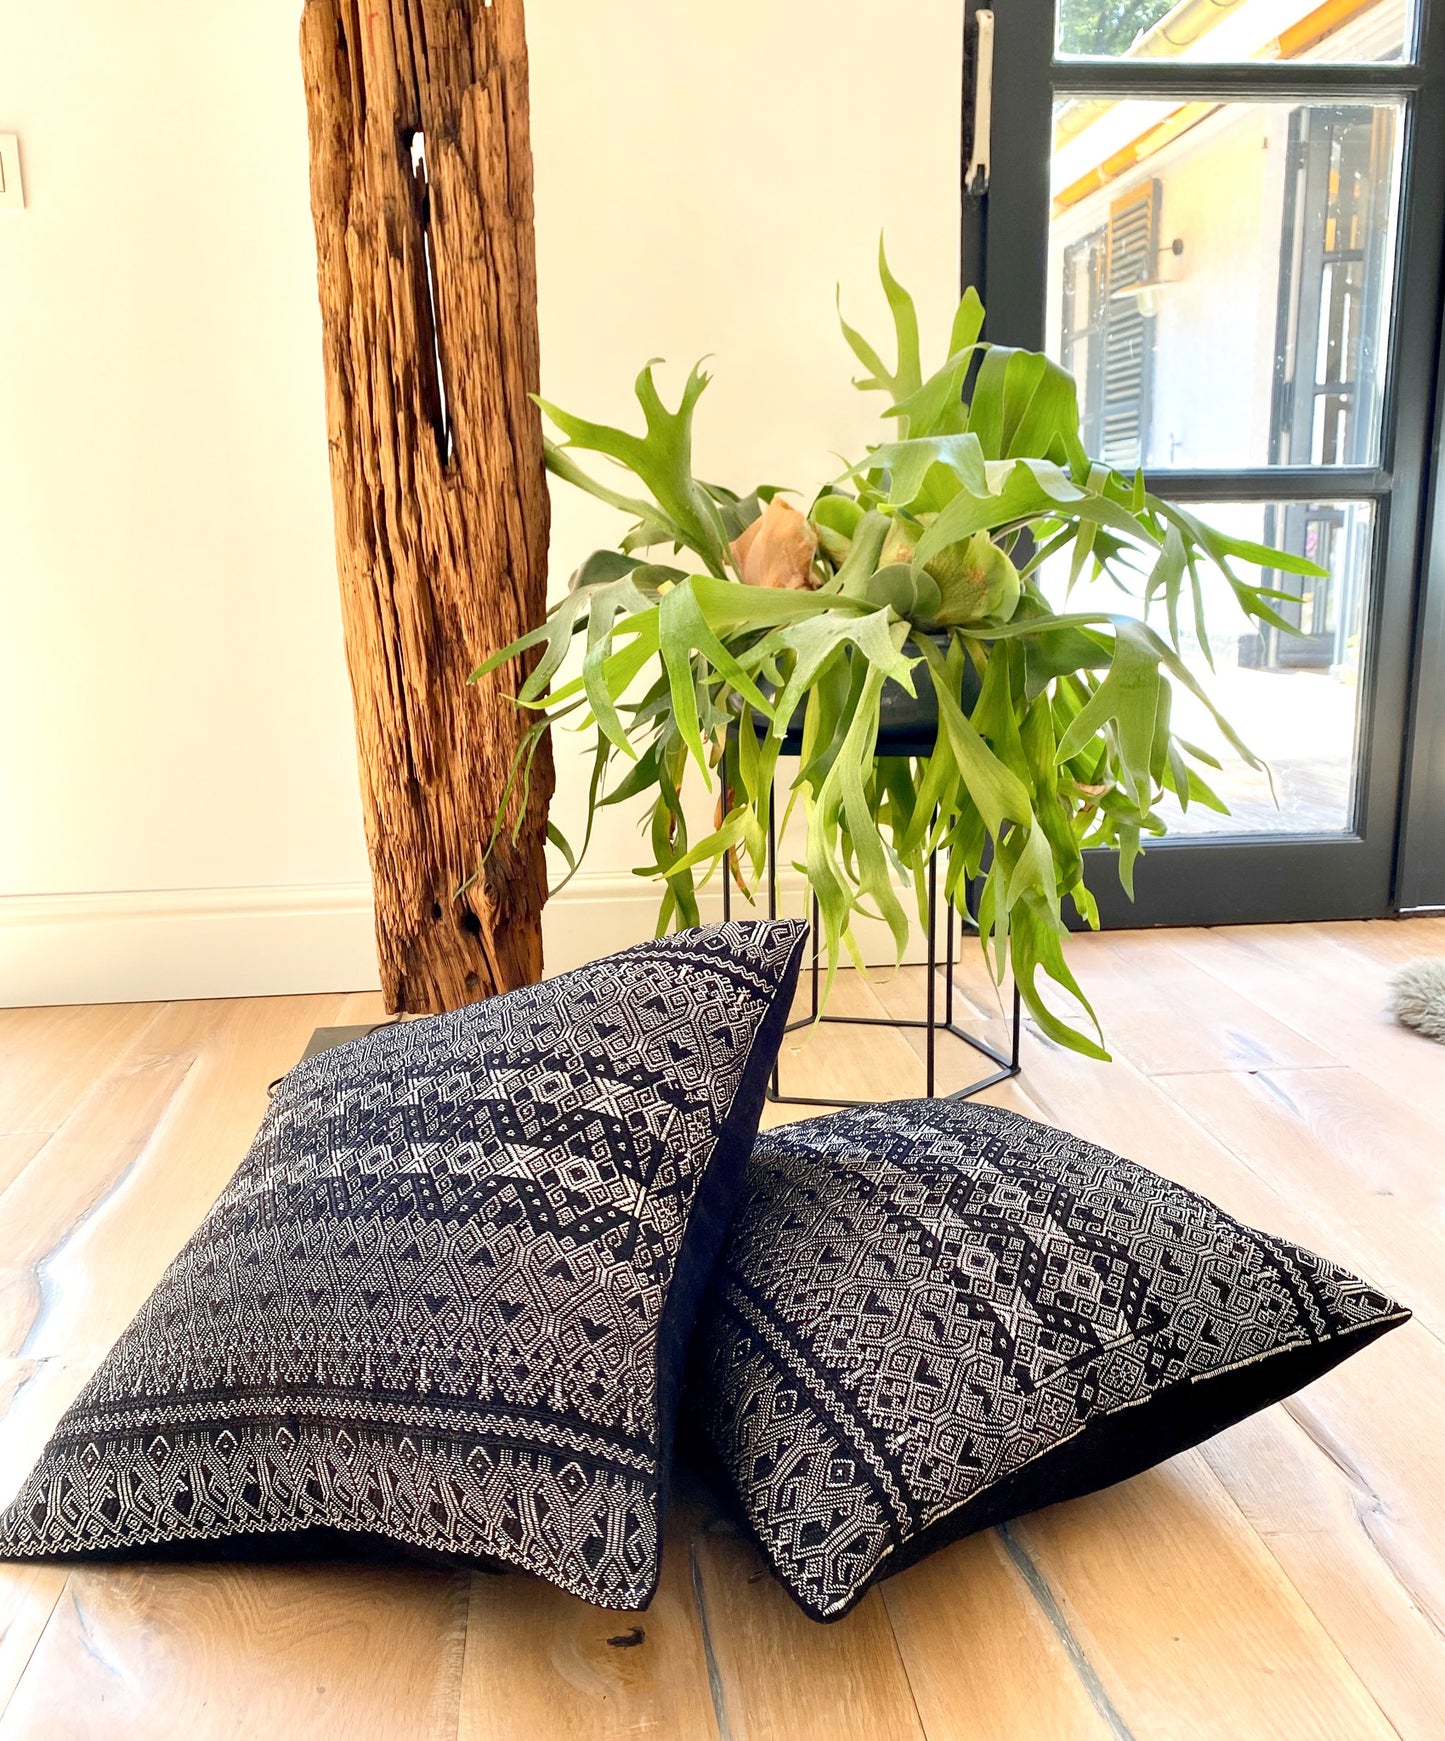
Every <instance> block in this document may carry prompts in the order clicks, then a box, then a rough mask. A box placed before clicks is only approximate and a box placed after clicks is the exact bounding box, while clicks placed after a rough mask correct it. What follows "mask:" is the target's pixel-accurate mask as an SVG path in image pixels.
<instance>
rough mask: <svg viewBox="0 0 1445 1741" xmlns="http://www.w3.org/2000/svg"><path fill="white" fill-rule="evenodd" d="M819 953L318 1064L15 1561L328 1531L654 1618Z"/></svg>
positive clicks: (116, 1374)
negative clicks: (539, 1582) (699, 1317)
mask: <svg viewBox="0 0 1445 1741" xmlns="http://www.w3.org/2000/svg"><path fill="white" fill-rule="evenodd" d="M803 935H804V928H803V927H802V926H801V925H798V924H769V923H735V924H728V925H721V926H710V927H707V928H705V929H702V930H696V931H690V932H684V933H681V934H679V935H675V936H671V937H666V938H663V939H661V940H659V941H656V942H652V943H646V944H643V945H641V946H640V947H638V948H635V949H629V950H626V951H624V952H623V953H622V954H619V955H615V956H613V957H611V958H610V959H608V960H605V961H598V962H593V963H592V964H591V965H589V966H587V967H584V968H582V969H580V970H579V971H577V972H575V973H568V974H564V975H562V976H560V977H558V978H555V979H549V980H545V981H543V982H542V983H541V984H540V985H532V986H527V987H524V988H523V989H522V990H520V991H515V992H511V993H509V994H507V995H506V996H503V997H495V998H490V999H487V1000H486V1001H485V1002H482V1003H476V1004H472V1005H471V1006H470V1007H468V1008H466V1009H461V1010H457V1011H455V1012H453V1013H451V1014H448V1015H442V1016H433V1017H429V1018H426V1019H425V1020H421V1021H412V1022H406V1023H404V1024H402V1025H400V1026H396V1027H389V1028H383V1029H380V1030H378V1031H377V1032H376V1033H373V1034H371V1035H369V1036H367V1037H366V1038H364V1039H360V1040H356V1041H353V1042H351V1043H350V1044H347V1045H343V1046H340V1047H338V1048H336V1049H335V1050H333V1051H329V1052H324V1053H322V1054H320V1055H319V1056H317V1057H314V1058H310V1059H308V1060H306V1061H305V1062H304V1063H302V1064H300V1065H298V1066H297V1067H296V1068H295V1069H294V1070H292V1071H291V1072H290V1074H289V1075H288V1076H287V1077H285V1079H284V1080H283V1081H282V1083H281V1084H280V1086H279V1087H278V1088H277V1091H276V1093H275V1096H274V1097H273V1099H272V1102H271V1106H270V1110H269V1111H268V1113H267V1115H266V1119H265V1122H264V1124H263V1125H262V1127H261V1130H260V1133H259V1134H258V1136H257V1138H256V1141H255V1143H254V1145H253V1146H252V1148H251V1151H250V1153H249V1155H248V1156H247V1157H246V1159H245V1161H244V1162H243V1164H242V1165H241V1167H240V1169H239V1171H238V1172H237V1173H236V1175H235V1177H234V1178H233V1179H232V1181H231V1183H230V1184H229V1185H228V1186H227V1188H226V1190H225V1191H224V1192H223V1193H222V1195H221V1197H220V1198H219V1199H218V1201H217V1202H216V1205H215V1207H214V1208H213V1209H212V1211H211V1213H210V1215H209V1216H208V1217H207V1219H206V1221H205V1222H204V1224H203V1225H202V1226H201V1228H200V1229H199V1231H198V1232H197V1233H196V1234H195V1236H194V1237H193V1238H192V1239H191V1240H190V1242H189V1243H188V1244H187V1245H186V1247H185V1249H184V1250H183V1251H182V1252H181V1253H180V1255H179V1256H178V1257H177V1258H176V1260H175V1261H174V1263H172V1264H171V1266H170V1268H169V1269H168V1270H167V1271H166V1273H165V1275H164V1276H163V1277H162V1279H161V1281H160V1283H159V1285H158V1286H157V1287H156V1289H155V1291H154V1293H153V1294H152V1295H151V1297H150V1299H149V1300H148V1301H147V1302H146V1304H145V1305H144V1306H143V1307H142V1309H141V1311H140V1313H139V1314H138V1315H137V1317H136V1319H135V1321H134V1322H133V1323H132V1324H131V1326H130V1327H129V1329H128V1330H127V1331H126V1332H125V1334H124V1335H123V1336H122V1337H121V1339H120V1341H119V1342H118V1343H117V1344H116V1346H115V1348H114V1349H113V1350H112V1351H111V1353H110V1354H109V1355H108V1357H107V1358H106V1361H105V1363H104V1364H103V1365H102V1366H101V1368H100V1369H99V1371H98V1372H97V1373H96V1375H95V1376H94V1378H93V1379H92V1380H91V1381H90V1383H89V1384H88V1385H87V1386H86V1388H85V1390H84V1391H83V1392H82V1393H81V1395H80V1397H79V1398H78V1399H77V1401H76V1402H75V1404H74V1406H73V1407H72V1408H71V1409H70V1410H69V1411H68V1412H67V1414H66V1415H65V1416H64V1418H63V1419H62V1420H61V1422H60V1425H59V1427H58V1428H57V1430H56V1432H55V1434H54V1436H53V1437H52V1439H51V1441H50V1443H49V1445H48V1446H47V1448H46V1450H45V1453H44V1455H43V1456H42V1458H41V1460H40V1463H39V1465H38V1466H37V1468H36V1469H35V1471H34V1473H33V1474H32V1475H31V1476H30V1478H29V1479H28V1481H27V1482H26V1483H25V1485H24V1487H23V1488H22V1489H21V1491H20V1493H19V1495H18V1496H17V1497H16V1499H15V1500H14V1502H13V1504H12V1505H11V1506H10V1508H9V1509H8V1510H7V1511H5V1512H4V1513H3V1514H0V1556H4V1557H15V1556H35V1555H39V1556H46V1557H50V1556H68V1555H73V1554H93V1553H115V1552H118V1551H125V1550H141V1551H144V1550H145V1549H147V1548H150V1547H153V1546H155V1545H156V1544H172V1543H180V1542H193V1543H194V1542H201V1543H220V1542H224V1541H234V1540H235V1539H236V1538H239V1537H246V1536H251V1537H260V1536H265V1537H269V1538H273V1539H274V1537H275V1536H276V1535H278V1534H282V1535H284V1534H286V1533H290V1532H302V1531H307V1530H313V1529H321V1530H340V1531H346V1532H351V1533H356V1534H363V1535H371V1536H381V1537H385V1538H389V1539H390V1540H391V1541H393V1542H397V1543H402V1544H406V1545H408V1546H410V1547H413V1548H419V1549H423V1550H428V1551H431V1552H433V1553H441V1554H446V1555H456V1556H463V1557H464V1558H466V1559H468V1560H471V1561H482V1562H484V1563H487V1564H495V1563H497V1562H503V1563H506V1564H509V1565H514V1566H520V1567H524V1568H526V1569H527V1570H529V1571H531V1572H535V1573H537V1574H539V1575H540V1576H541V1577H544V1578H548V1579H550V1580H551V1581H552V1582H553V1583H555V1584H559V1585H561V1586H562V1587H563V1588H564V1589H567V1590H571V1591H573V1592H575V1593H576V1594H577V1595H579V1596H583V1597H586V1598H587V1599H588V1600H590V1601H594V1602H599V1603H602V1604H604V1605H607V1606H612V1607H623V1608H634V1607H641V1606H643V1605H645V1604H646V1602H647V1601H648V1599H649V1598H650V1597H651V1595H652V1593H653V1590H654V1588H655V1586H656V1582H657V1574H658V1543H659V1537H660V1530H661V1511H662V1505H663V1497H664V1494H663V1472H664V1471H665V1470H666V1467H667V1460H668V1453H669V1447H670V1442H671V1437H672V1428H673V1423H674V1416H675V1411H676V1404H677V1392H678V1389H679V1384H680V1377H681V1370H680V1369H681V1365H682V1362H683V1359H684V1355H685V1350H686V1345H687V1339H688V1336H689V1333H690V1331H691V1328H692V1324H693V1320H694V1318H695V1315H696V1311H697V1305H698V1301H699V1299H700V1297H701V1292H702V1287H703V1284H704V1283H705V1281H706V1279H707V1275H708V1272H709V1270H710V1269H711V1267H712V1264H713V1262H714V1260H715V1258H716V1255H717V1250H718V1247H719V1245H720V1243H721V1240H722V1236H723V1233H724V1231H725V1229H726V1226H727V1222H728V1219H729V1217H730V1215H731V1212H732V1209H733V1206H734V1204H735V1202H736V1199H737V1194H738V1192H739V1190H740V1188H741V1183H742V1176H743V1171H744V1168H745V1165H746V1160H747V1155H748V1151H749V1149H750V1148H751V1145H752V1140H753V1136H754V1134H755V1132H756V1130H757V1123H758V1116H759V1112H760V1110H761V1106H762V1097H763V1087H764V1083H765V1080H766V1077H767V1073H768V1071H769V1069H770V1068H771V1066H772V1062H773V1059H774V1056H775V1055H776V1052H777V1048H778V1044H779V1041H780V1038H781V1034H782V1029H783V1024H784V1021H785V1019H786V1017H787V1013H788V1008H789V1004H790V1001H791V997H792V991H793V981H794V979H795V977H796V973H797V963H798V956H799V953H800V951H801V947H802V941H803Z"/></svg>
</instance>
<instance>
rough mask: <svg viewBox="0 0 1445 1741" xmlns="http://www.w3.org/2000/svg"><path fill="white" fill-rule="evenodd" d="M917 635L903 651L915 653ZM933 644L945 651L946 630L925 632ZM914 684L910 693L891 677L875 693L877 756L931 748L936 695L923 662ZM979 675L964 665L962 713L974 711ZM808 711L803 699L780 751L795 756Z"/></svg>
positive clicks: (924, 752) (916, 753)
mask: <svg viewBox="0 0 1445 1741" xmlns="http://www.w3.org/2000/svg"><path fill="white" fill-rule="evenodd" d="M916 639H917V637H910V639H909V641H907V642H905V643H904V651H905V652H912V653H914V654H917V652H918V648H917V646H916V645H915V644H914V643H915V641H916ZM928 639H929V640H930V641H932V642H933V644H934V646H935V647H937V648H938V649H939V651H940V652H942V653H947V651H948V646H949V639H950V637H949V635H948V633H947V631H946V630H944V631H940V632H939V633H937V634H932V635H929V636H928ZM913 686H914V688H915V689H916V690H917V691H918V693H917V694H916V695H910V694H909V693H908V691H907V690H906V689H905V688H904V687H903V685H902V684H901V683H895V682H893V681H892V679H891V678H890V679H889V681H888V682H887V683H885V684H884V685H883V692H882V694H881V695H880V696H879V697H878V754H879V755H880V756H927V755H931V754H932V752H933V746H934V743H935V742H936V741H937V738H938V696H937V695H936V694H935V693H934V688H933V679H932V678H931V677H930V676H929V674H928V667H927V666H926V665H921V664H920V665H919V666H917V667H916V668H915V670H914V673H913ZM978 694H979V677H978V673H977V671H975V670H974V668H973V666H972V664H967V665H965V666H964V672H963V686H962V692H961V694H960V696H959V700H960V702H961V703H962V706H963V710H964V712H965V713H971V712H972V711H973V705H974V703H975V702H976V701H977V700H978ZM806 711H807V703H806V702H805V703H804V704H803V705H802V706H801V707H799V709H798V711H797V712H796V713H795V714H794V715H793V717H792V718H791V719H790V720H789V721H788V729H787V732H786V734H785V735H784V738H783V754H784V755H785V756H795V755H797V754H798V751H799V750H800V749H801V747H802V743H803V716H804V714H805V712H806Z"/></svg>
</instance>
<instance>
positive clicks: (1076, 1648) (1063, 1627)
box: [996, 1523, 1135, 1741]
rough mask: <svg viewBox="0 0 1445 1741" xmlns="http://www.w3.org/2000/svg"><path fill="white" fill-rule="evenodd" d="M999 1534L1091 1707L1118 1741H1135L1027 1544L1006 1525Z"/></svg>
mask: <svg viewBox="0 0 1445 1741" xmlns="http://www.w3.org/2000/svg"><path fill="white" fill-rule="evenodd" d="M996 1533H997V1535H998V1538H999V1540H1000V1541H1001V1542H1002V1543H1003V1546H1004V1551H1005V1553H1007V1555H1008V1557H1009V1559H1010V1560H1012V1561H1013V1564H1014V1568H1015V1569H1016V1571H1017V1572H1018V1574H1019V1576H1020V1577H1021V1578H1022V1579H1023V1581H1024V1583H1025V1585H1026V1586H1027V1587H1028V1591H1029V1594H1030V1595H1031V1596H1032V1597H1033V1599H1034V1601H1035V1602H1036V1603H1037V1604H1038V1606H1039V1608H1040V1610H1041V1612H1042V1613H1043V1616H1044V1619H1045V1620H1047V1621H1048V1623H1049V1626H1050V1627H1051V1629H1052V1630H1053V1632H1054V1634H1055V1636H1056V1637H1057V1638H1058V1640H1059V1643H1060V1644H1061V1645H1062V1646H1063V1648H1064V1654H1065V1655H1066V1656H1067V1657H1068V1659H1069V1662H1070V1664H1071V1665H1072V1667H1073V1670H1074V1673H1075V1674H1076V1675H1077V1676H1078V1678H1079V1683H1080V1685H1081V1686H1082V1687H1083V1689H1084V1691H1085V1692H1086V1693H1087V1694H1088V1697H1089V1703H1090V1704H1091V1705H1092V1706H1093V1707H1094V1709H1095V1710H1096V1711H1097V1712H1098V1713H1099V1716H1100V1717H1101V1718H1102V1719H1103V1721H1104V1722H1105V1723H1106V1724H1108V1726H1109V1730H1110V1732H1111V1733H1112V1734H1113V1735H1114V1737H1115V1741H1135V1736H1134V1732H1133V1730H1132V1729H1130V1727H1129V1725H1128V1724H1127V1723H1126V1722H1125V1721H1124V1718H1123V1715H1122V1714H1121V1712H1120V1711H1119V1708H1118V1706H1117V1705H1116V1704H1115V1703H1114V1701H1113V1699H1112V1698H1110V1696H1109V1690H1108V1688H1107V1687H1106V1686H1105V1685H1104V1683H1103V1681H1102V1680H1101V1679H1100V1678H1099V1674H1098V1671H1097V1670H1096V1669H1095V1668H1094V1665H1093V1663H1091V1662H1090V1661H1089V1657H1088V1652H1087V1651H1086V1650H1085V1649H1084V1647H1083V1645H1081V1644H1080V1643H1079V1641H1078V1639H1077V1637H1075V1635H1074V1629H1073V1628H1072V1627H1071V1626H1070V1625H1069V1623H1068V1620H1067V1619H1066V1618H1065V1616H1064V1611H1063V1609H1062V1608H1060V1607H1059V1604H1058V1599H1057V1598H1056V1597H1055V1595H1054V1593H1053V1591H1052V1590H1051V1589H1050V1588H1049V1584H1048V1580H1047V1579H1046V1578H1045V1577H1044V1575H1043V1573H1042V1572H1041V1571H1040V1570H1039V1568H1038V1567H1037V1566H1036V1565H1035V1564H1034V1562H1033V1559H1032V1557H1031V1555H1030V1554H1029V1552H1028V1550H1027V1549H1026V1548H1025V1547H1024V1545H1023V1543H1022V1542H1020V1541H1019V1539H1018V1537H1017V1536H1015V1534H1014V1532H1013V1529H1012V1526H1011V1525H1009V1524H1006V1523H1002V1524H999V1525H998V1528H997V1532H996Z"/></svg>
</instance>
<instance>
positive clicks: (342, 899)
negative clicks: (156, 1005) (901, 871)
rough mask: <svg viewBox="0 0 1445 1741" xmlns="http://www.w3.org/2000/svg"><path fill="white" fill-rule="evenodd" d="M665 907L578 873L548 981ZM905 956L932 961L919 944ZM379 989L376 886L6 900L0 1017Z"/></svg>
mask: <svg viewBox="0 0 1445 1741" xmlns="http://www.w3.org/2000/svg"><path fill="white" fill-rule="evenodd" d="M906 902H907V897H906V895H905V904H906ZM700 905H701V908H702V917H703V921H704V923H707V922H710V921H713V920H716V919H720V918H721V917H722V894H721V890H720V887H718V886H717V885H714V886H713V887H711V888H709V889H705V890H703V891H702V895H701V900H700ZM780 906H781V909H782V911H783V912H784V913H787V914H792V915H796V916H799V917H802V916H804V915H805V913H806V897H805V889H804V885H803V881H802V878H801V877H800V876H798V874H797V873H796V872H789V873H788V874H787V875H786V876H785V877H784V878H783V879H782V887H781V890H780ZM657 908H658V885H657V884H656V883H652V882H645V881H643V880H642V879H641V878H640V877H633V876H626V875H615V874H611V873H607V872H596V873H591V874H589V873H586V872H584V873H583V874H582V875H580V876H578V877H575V878H574V879H573V880H572V882H570V883H569V884H568V885H567V887H566V888H565V889H563V890H561V891H560V892H559V893H558V894H556V895H555V896H553V898H552V899H551V900H550V901H549V902H548V903H547V907H546V911H545V913H544V915H543V921H542V929H543V940H544V952H545V960H546V970H547V972H548V973H549V974H553V973H566V972H568V971H569V970H570V969H571V968H574V967H580V966H582V964H583V963H584V962H587V961H593V960H595V959H596V958H597V957H598V956H599V955H609V954H611V953H612V952H613V951H614V950H616V949H623V948H625V947H626V946H627V945H628V944H629V943H640V942H642V941H643V940H644V939H645V938H648V937H651V936H652V934H653V930H654V928H655V926H656V923H657ZM733 911H734V914H735V916H737V917H739V918H743V917H748V916H758V917H761V916H762V915H763V914H764V913H765V912H766V906H765V904H764V903H763V902H761V901H760V902H759V904H758V906H757V907H755V908H754V907H749V906H748V904H747V903H746V902H745V901H742V900H738V901H736V902H735V903H734V907H733ZM916 929H917V928H916V927H915V932H916ZM857 930H858V934H859V941H860V944H861V946H862V948H863V951H864V955H865V958H866V959H867V961H868V962H869V964H870V965H878V966H883V965H891V964H892V961H893V944H892V940H891V938H890V937H889V935H888V932H887V930H886V928H885V927H884V926H882V925H860V926H858V927H857ZM905 959H906V960H909V961H914V960H922V959H923V955H922V946H921V939H920V938H918V937H917V936H916V935H915V937H914V940H913V945H912V947H911V948H910V949H909V952H908V954H907V956H906V957H905ZM377 983H378V980H377V971H376V945H375V940H374V936H373V930H372V905H371V887H370V885H369V884H368V883H323V884H310V885H304V886H296V887H289V888H285V887H283V888H231V889H143V890H133V891H126V892H120V893H98V894H77V895H8V896H3V897H0V1007H4V1008H15V1007H25V1006H29V1005H33V1004H74V1003H149V1002H159V1001H163V1000H169V999H175V998H206V997H277V996H283V995H286V994H290V993H297V992H331V991H334V992H346V991H374V990H375V989H376V986H377Z"/></svg>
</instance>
